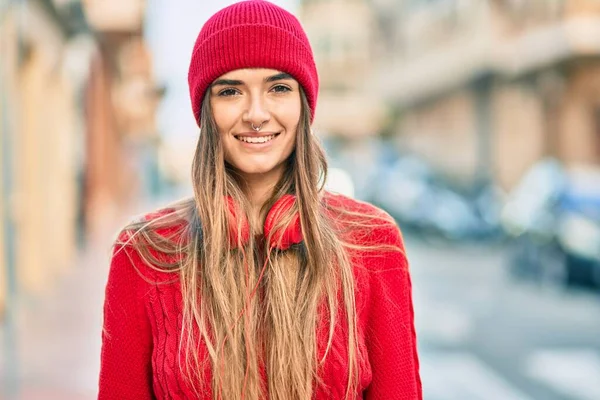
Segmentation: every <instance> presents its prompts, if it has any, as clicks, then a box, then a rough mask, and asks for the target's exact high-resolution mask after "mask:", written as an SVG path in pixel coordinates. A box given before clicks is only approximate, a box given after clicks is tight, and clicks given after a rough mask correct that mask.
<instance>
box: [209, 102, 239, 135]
mask: <svg viewBox="0 0 600 400" xmlns="http://www.w3.org/2000/svg"><path fill="white" fill-rule="evenodd" d="M212 112H213V118H214V120H215V124H216V125H217V129H218V131H219V133H222V134H223V133H227V132H229V131H230V130H231V128H232V127H233V125H234V124H235V121H236V116H237V113H236V110H235V107H231V106H227V105H223V104H218V103H216V104H214V103H213V106H212Z"/></svg>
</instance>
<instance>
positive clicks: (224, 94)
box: [217, 88, 239, 97]
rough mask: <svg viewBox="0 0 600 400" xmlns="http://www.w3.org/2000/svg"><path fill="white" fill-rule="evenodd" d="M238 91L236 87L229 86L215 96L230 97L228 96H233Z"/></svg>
mask: <svg viewBox="0 0 600 400" xmlns="http://www.w3.org/2000/svg"><path fill="white" fill-rule="evenodd" d="M238 93H239V92H238V91H237V90H236V89H232V88H229V89H223V90H221V91H220V92H219V93H218V95H217V96H222V97H230V96H235V95H236V94H238Z"/></svg>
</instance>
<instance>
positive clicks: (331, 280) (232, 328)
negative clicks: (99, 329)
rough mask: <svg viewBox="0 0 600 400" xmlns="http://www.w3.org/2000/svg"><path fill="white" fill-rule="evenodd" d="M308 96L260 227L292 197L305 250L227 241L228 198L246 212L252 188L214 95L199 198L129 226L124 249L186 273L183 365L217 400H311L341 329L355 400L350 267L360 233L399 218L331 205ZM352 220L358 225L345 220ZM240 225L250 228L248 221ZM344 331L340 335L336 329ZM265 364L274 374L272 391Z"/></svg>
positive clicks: (361, 243)
mask: <svg viewBox="0 0 600 400" xmlns="http://www.w3.org/2000/svg"><path fill="white" fill-rule="evenodd" d="M300 95H301V99H302V113H301V117H300V121H299V123H298V128H297V135H296V144H295V149H294V151H293V153H292V154H291V156H290V157H289V159H288V160H287V168H286V170H285V173H284V174H283V176H282V178H281V180H280V181H279V182H278V184H277V185H276V187H275V188H274V190H273V193H272V195H271V197H270V198H269V199H268V201H266V203H265V204H264V206H263V207H262V209H261V218H260V221H264V220H265V217H266V214H267V213H268V211H269V209H270V208H271V206H272V205H273V204H274V203H275V201H276V200H277V199H279V198H280V197H281V196H282V195H284V194H294V195H295V196H296V205H295V207H294V208H293V209H292V210H290V212H289V213H288V215H283V216H281V217H280V218H279V219H278V226H287V224H289V223H290V221H291V219H292V215H293V213H295V212H298V213H299V216H300V221H301V226H302V234H303V238H304V241H303V243H302V244H300V245H296V246H292V248H290V249H288V250H285V251H280V250H272V251H271V250H270V249H269V248H267V247H266V245H265V243H268V242H269V238H266V240H264V241H262V240H256V238H255V237H253V236H252V235H251V236H250V239H249V242H248V243H247V244H246V245H245V246H242V247H236V248H232V246H231V245H230V243H229V240H228V235H229V223H228V219H227V212H228V210H227V204H226V201H225V198H226V196H231V198H232V199H233V200H234V201H235V202H236V203H237V204H239V205H241V207H240V208H241V209H243V210H247V209H249V208H248V207H249V204H248V200H247V198H246V196H245V195H244V192H243V190H242V189H243V181H241V178H240V176H238V175H237V174H236V173H235V170H234V169H232V168H231V166H229V165H228V164H227V163H226V162H225V159H224V152H223V147H222V143H221V139H220V135H219V134H218V131H217V129H216V126H215V122H214V119H213V116H212V111H211V107H210V101H209V99H208V96H206V97H205V98H204V101H203V104H202V112H201V115H202V121H201V126H202V132H201V134H200V136H199V140H198V144H197V147H196V152H195V156H194V160H193V166H192V183H193V189H194V196H193V197H192V198H188V199H184V200H181V201H179V202H177V203H176V204H174V205H172V206H171V207H170V209H171V211H172V212H170V213H166V214H165V215H163V216H161V217H159V218H155V219H152V220H150V221H138V222H134V223H131V224H130V225H129V226H127V227H126V228H125V231H127V232H130V233H132V234H130V235H129V239H128V240H127V243H123V242H122V243H121V244H127V245H130V246H133V247H134V248H135V249H136V250H137V251H138V252H139V253H140V255H141V256H142V258H143V259H144V260H146V262H147V263H148V265H150V266H151V267H152V268H155V269H158V270H160V271H168V272H172V273H176V274H178V278H179V280H180V285H181V291H182V299H183V311H182V313H183V316H182V324H183V327H182V330H181V338H180V342H179V343H180V353H179V354H181V355H182V356H181V357H180V368H181V371H182V373H183V374H184V375H185V376H186V377H187V378H188V380H189V383H190V386H191V387H192V388H193V389H194V390H195V391H196V393H201V392H202V391H206V390H207V389H208V388H206V387H204V386H202V385H204V384H206V383H207V382H206V380H205V377H204V376H203V373H202V372H201V371H205V370H206V368H205V367H206V365H204V362H209V363H210V364H209V365H210V367H211V370H212V382H211V388H210V390H212V393H213V399H215V400H222V399H226V400H236V399H251V400H256V399H263V398H265V397H266V393H267V392H268V396H269V398H270V399H272V400H294V399H299V400H300V399H301V400H304V399H310V398H312V397H313V395H314V390H315V384H319V383H321V382H322V380H321V377H320V376H319V373H318V371H319V368H320V367H321V366H322V365H323V363H324V361H325V359H326V358H327V356H328V355H329V350H330V348H331V345H332V340H333V337H334V332H336V329H342V332H347V337H346V338H345V341H346V344H347V347H348V352H347V354H348V359H347V364H348V380H347V384H346V398H354V396H355V393H356V388H357V384H358V378H359V376H358V372H359V371H358V357H359V354H358V344H357V321H356V320H357V316H356V306H355V293H354V290H355V286H354V285H355V283H354V275H353V267H352V263H351V259H352V252H353V249H354V250H355V249H364V248H365V246H366V242H365V240H364V238H365V237H367V236H368V232H367V230H364V229H363V230H361V231H360V232H363V234H362V235H361V234H357V232H359V231H358V230H357V229H354V228H355V227H357V226H362V227H365V226H376V225H377V224H382V223H383V224H387V223H390V220H389V219H388V218H387V217H386V216H385V215H380V217H382V218H380V219H378V220H377V219H374V218H373V215H372V214H369V215H367V214H360V213H352V212H350V211H347V210H344V209H334V208H335V207H333V206H332V205H330V204H327V203H326V202H324V201H323V195H324V193H325V191H324V182H325V180H326V177H327V160H326V156H325V152H324V150H323V148H322V147H321V145H320V143H319V141H318V139H317V138H316V137H315V136H314V135H313V134H312V132H311V128H310V111H309V107H308V103H307V99H306V96H305V94H304V92H303V91H302V90H301V93H300ZM343 215H349V216H351V217H352V218H349V219H348V221H350V220H352V221H354V222H353V223H352V224H347V223H346V224H341V223H340V221H341V220H342V219H343V218H341V216H343ZM243 217H245V216H243ZM181 221H185V223H184V224H181ZM249 222H250V223H251V221H249ZM237 223H238V225H241V223H242V222H241V219H240V220H238V221H237ZM178 224H179V225H178ZM169 226H181V228H180V229H179V231H177V232H175V233H174V234H172V235H170V236H169V237H165V236H164V235H160V234H158V233H157V229H159V228H161V227H169ZM251 228H252V227H251ZM253 228H255V229H253V230H256V231H261V229H256V228H257V227H253ZM251 231H252V230H251ZM350 232H351V233H352V235H349V233H350ZM351 236H352V237H353V238H354V239H353V240H351V239H350V237H351ZM238 239H239V240H241V238H238ZM376 245H377V244H376V243H373V246H372V247H373V248H377V246H376ZM157 253H158V254H162V255H167V256H171V257H170V258H169V257H167V258H165V257H158V256H157V255H156V254H157ZM169 259H170V260H171V261H169ZM173 259H175V260H176V261H172V260H173ZM319 320H323V321H326V322H325V324H326V325H325V326H322V327H321V329H324V330H325V331H326V332H327V342H326V343H317V342H318V340H317V338H318V333H317V332H318V330H319V327H320V325H319V323H318V321H319ZM338 324H341V325H340V326H341V328H340V326H338V327H337V328H336V326H337V325H338ZM200 342H204V344H205V345H206V347H207V349H208V353H209V360H200V359H199V357H198V353H197V349H198V345H199V343H200ZM319 344H320V345H321V346H325V347H324V351H323V357H319V355H318V353H319V352H318V345H319ZM261 366H264V368H266V376H267V379H266V381H267V382H266V384H267V386H266V387H265V384H264V380H263V379H262V378H261Z"/></svg>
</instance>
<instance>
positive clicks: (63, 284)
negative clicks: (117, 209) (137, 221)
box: [0, 196, 173, 400]
mask: <svg viewBox="0 0 600 400" xmlns="http://www.w3.org/2000/svg"><path fill="white" fill-rule="evenodd" d="M172 198H173V196H171V197H169V198H167V199H163V200H161V201H156V200H155V201H152V202H151V203H148V202H142V204H138V205H137V206H136V207H135V210H134V212H129V213H123V214H124V217H123V218H117V219H116V220H115V221H113V222H112V223H109V224H108V226H106V227H105V228H103V229H102V231H101V233H99V234H96V235H95V236H94V238H93V239H91V240H90V242H89V244H88V245H87V247H86V248H85V249H84V251H82V252H81V253H80V254H79V255H78V256H77V257H76V260H75V262H74V265H73V266H71V267H70V268H69V269H68V271H67V272H66V273H65V274H64V275H62V276H61V277H60V278H59V279H58V281H57V282H53V284H52V288H51V289H49V290H48V291H47V292H45V293H43V294H41V295H38V296H37V297H29V298H19V299H18V303H17V306H16V313H15V323H14V326H15V329H14V335H12V336H13V337H14V341H15V342H16V343H8V342H7V340H6V339H7V338H8V337H9V336H8V335H7V331H6V326H2V325H0V400H91V399H95V398H97V393H98V375H99V370H100V348H101V330H102V317H103V303H104V288H105V285H106V280H107V278H108V269H109V258H110V254H111V245H112V242H113V240H114V239H115V238H116V234H117V230H118V229H119V228H120V227H121V226H120V225H119V224H121V225H123V224H124V223H126V222H127V221H128V220H129V219H130V218H131V217H132V216H133V215H135V214H136V213H141V212H149V211H151V210H153V209H155V208H156V207H159V206H160V205H164V204H167V203H168V202H169V200H171V199H172ZM11 351H12V354H13V355H12V356H11ZM9 358H11V360H8V359H9ZM7 364H8V365H7ZM11 378H12V379H11Z"/></svg>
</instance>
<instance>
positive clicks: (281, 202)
mask: <svg viewBox="0 0 600 400" xmlns="http://www.w3.org/2000/svg"><path fill="white" fill-rule="evenodd" d="M295 202H296V196H294V195H291V194H285V195H283V196H281V198H280V199H278V200H277V201H276V202H275V204H273V207H271V209H270V210H269V213H268V214H267V218H266V219H265V226H264V234H265V237H266V238H268V237H269V235H271V232H272V231H273V229H274V226H275V224H276V222H277V221H278V220H279V219H280V218H281V217H282V216H283V215H285V214H286V213H287V212H288V211H289V210H290V209H291V208H292V207H294V204H295ZM302 240H303V237H302V226H301V223H300V215H299V214H298V212H296V213H294V216H293V217H292V220H291V221H290V223H289V225H287V226H286V227H283V228H281V229H279V230H278V231H275V232H273V236H272V237H271V240H270V242H269V248H277V249H280V250H287V249H288V248H290V246H292V245H294V244H298V243H301V242H302Z"/></svg>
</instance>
